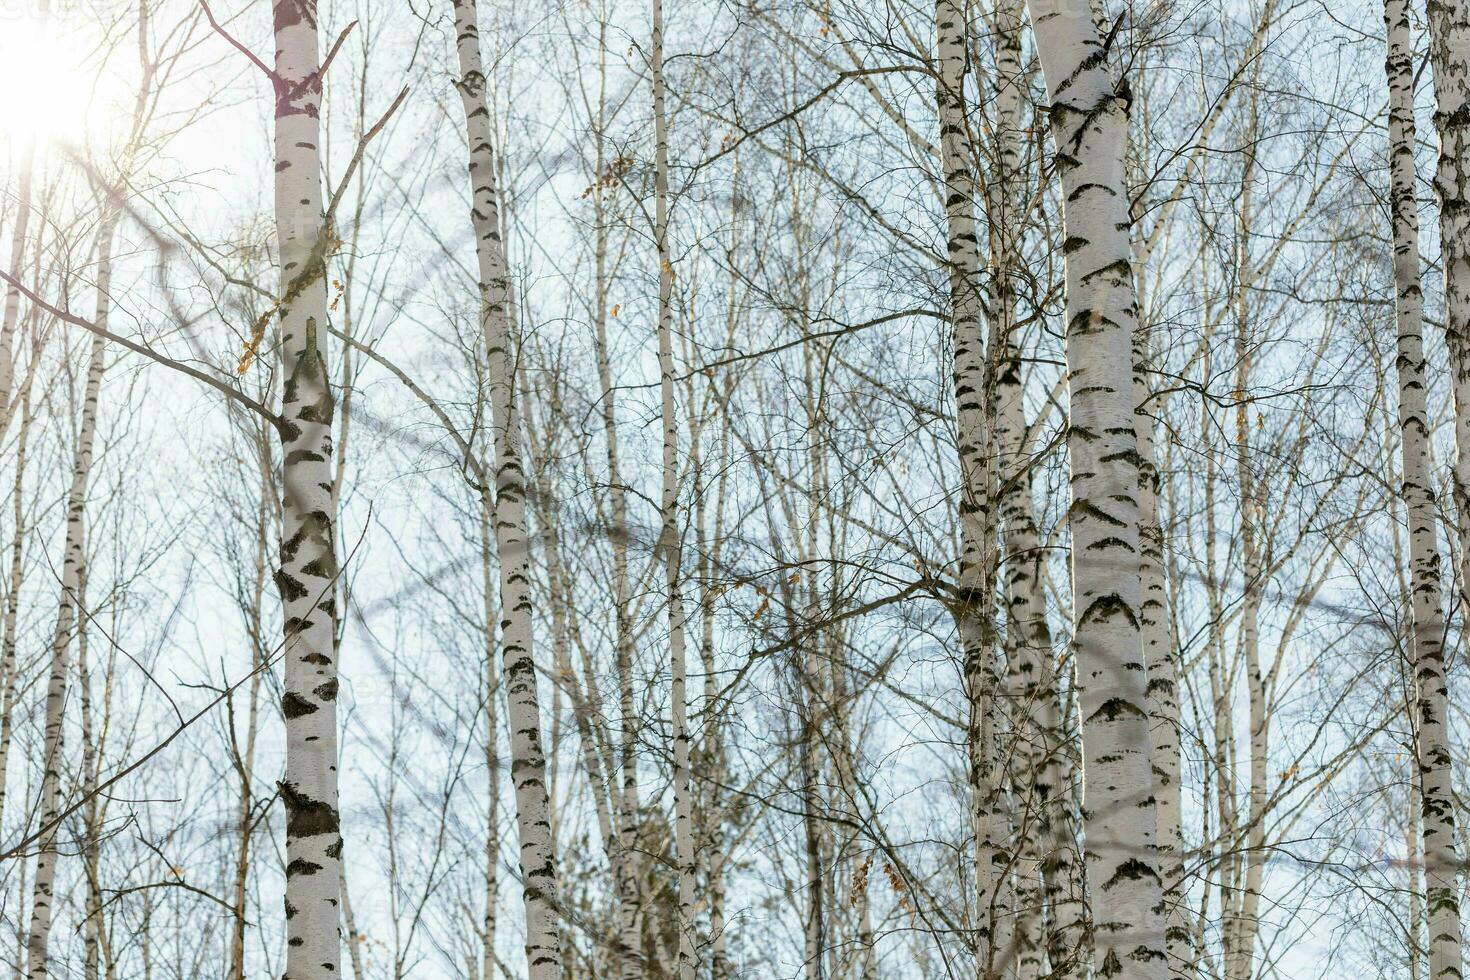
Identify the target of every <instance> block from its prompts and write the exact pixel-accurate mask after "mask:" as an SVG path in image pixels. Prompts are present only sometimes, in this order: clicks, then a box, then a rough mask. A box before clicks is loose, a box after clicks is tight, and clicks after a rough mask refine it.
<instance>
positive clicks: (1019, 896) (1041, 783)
mask: <svg viewBox="0 0 1470 980" xmlns="http://www.w3.org/2000/svg"><path fill="white" fill-rule="evenodd" d="M1024 12H1025V4H1024V2H1023V0H1004V2H1001V3H999V4H997V5H996V10H995V12H994V14H993V15H992V20H991V27H992V35H993V37H994V39H995V75H996V79H995V95H994V100H995V126H994V152H993V161H994V162H993V171H992V176H991V180H990V182H989V185H988V187H987V188H986V197H987V198H988V202H989V216H990V220H989V223H988V224H989V232H990V234H989V238H990V270H989V271H990V277H989V283H988V290H989V310H988V313H989V322H990V332H991V337H992V338H993V339H992V341H991V343H992V344H993V345H996V347H997V350H998V355H999V356H997V357H996V358H995V361H996V363H997V365H998V367H997V370H996V378H995V388H994V391H995V412H996V417H995V426H994V430H995V451H996V453H997V457H998V469H999V473H998V483H999V487H998V500H997V503H998V505H999V511H1000V517H1001V520H1002V523H1003V526H1004V538H1003V545H1004V548H1003V554H1004V559H1005V608H1006V635H1005V650H1006V655H1007V658H1008V661H1007V674H1008V696H1009V699H1010V702H1011V706H1012V707H1011V711H1010V716H1011V737H1012V745H1011V748H1010V749H1009V750H1008V751H1007V752H1006V753H1004V754H1005V755H1006V757H1008V758H1009V760H1010V769H1011V772H1010V784H1011V792H1012V797H1013V800H1014V804H1015V805H1014V810H1015V817H1014V824H1015V841H1016V845H1015V847H1016V855H1015V879H1016V882H1015V903H1014V904H1015V909H1014V915H1013V919H1014V921H1015V925H1014V926H1013V928H1012V936H1013V940H1012V943H1013V950H1012V951H1010V952H1008V953H1007V959H1008V960H1013V961H1014V962H1008V963H1007V965H1008V966H1011V967H1013V969H1014V974H1015V976H1016V977H1018V978H1020V980H1029V978H1033V977H1037V976H1040V975H1041V974H1042V972H1043V968H1044V963H1043V959H1042V951H1043V949H1044V946H1045V938H1044V932H1045V930H1044V925H1045V917H1044V906H1045V888H1044V885H1043V877H1044V873H1045V872H1044V869H1045V868H1046V866H1047V863H1048V861H1047V859H1048V856H1049V851H1050V850H1051V837H1052V835H1051V833H1050V829H1051V828H1050V817H1051V812H1050V811H1051V808H1050V807H1049V806H1048V805H1047V795H1048V793H1049V787H1047V784H1046V781H1045V780H1044V779H1043V778H1041V774H1042V773H1043V771H1044V770H1045V768H1046V761H1047V760H1046V755H1047V749H1046V744H1047V738H1048V733H1047V731H1046V721H1045V717H1044V707H1045V705H1046V704H1047V701H1048V698H1050V697H1053V696H1055V694H1056V692H1055V690H1054V689H1053V687H1052V683H1051V682H1052V681H1054V680H1055V677H1054V674H1053V672H1052V671H1049V670H1047V669H1046V664H1047V661H1048V659H1049V658H1050V656H1051V632H1050V630H1049V629H1048V627H1047V622H1046V602H1045V596H1044V594H1043V593H1042V592H1041V590H1040V589H1039V587H1038V586H1039V583H1040V579H1041V574H1042V561H1043V554H1044V552H1043V551H1042V549H1041V542H1040V540H1039V535H1038V533H1037V529H1036V512H1035V504H1034V502H1033V500H1032V482H1031V469H1032V459H1031V457H1030V455H1029V454H1028V450H1029V449H1030V446H1029V445H1028V440H1027V427H1026V410H1025V403H1024V398H1023V395H1024V386H1023V379H1022V374H1021V358H1020V351H1019V349H1018V346H1017V345H1018V342H1019V338H1017V337H1016V336H1015V332H1016V329H1017V327H1016V318H1017V310H1016V290H1015V279H1016V277H1017V275H1018V273H1019V272H1020V271H1021V270H1020V268H1019V265H1020V243H1021V239H1022V235H1023V234H1024V232H1023V229H1022V226H1021V221H1020V210H1021V208H1020V202H1021V200H1022V195H1023V194H1024V193H1025V186H1024V180H1023V178H1024V176H1025V174H1023V172H1022V168H1021V153H1020V150H1021V142H1022V139H1023V130H1022V123H1021V112H1022V109H1023V106H1024V103H1025V86H1026V74H1025V71H1024V69H1023V67H1022V62H1021V28H1022V20H1023V15H1024Z"/></svg>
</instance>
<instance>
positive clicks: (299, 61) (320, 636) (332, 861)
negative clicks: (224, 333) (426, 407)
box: [273, 0, 342, 980]
mask: <svg viewBox="0 0 1470 980" xmlns="http://www.w3.org/2000/svg"><path fill="white" fill-rule="evenodd" d="M273 9H274V14H275V18H274V19H275V40H276V58H275V73H276V76H277V79H276V82H275V84H276V87H277V98H276V113H275V158H276V175H275V207H276V236H277V240H278V243H279V244H278V247H279V250H280V264H281V269H280V274H281V279H280V288H281V299H280V307H279V310H280V318H281V322H280V356H281V373H282V376H283V377H284V378H285V383H284V386H283V390H282V395H281V425H280V432H281V473H282V481H283V484H284V486H283V493H282V503H281V546H280V567H279V569H278V570H277V572H276V586H277V588H278V590H279V591H280V595H281V603H282V606H283V609H284V616H285V619H284V624H283V626H284V633H285V646H284V649H283V654H282V656H283V660H284V662H285V685H284V692H283V694H282V696H281V713H282V715H283V716H284V717H285V720H286V773H285V778H284V779H283V780H282V781H281V782H280V784H279V785H278V789H279V790H280V795H281V800H282V802H283V803H284V804H285V809H286V899H285V901H286V973H285V977H286V980H328V978H335V977H338V976H340V975H341V958H342V942H341V932H342V930H341V924H340V923H341V918H342V910H341V906H340V903H341V898H342V835H341V822H340V818H339V815H338V810H337V642H336V638H337V621H338V616H339V610H338V609H337V604H336V592H337V589H336V579H337V555H336V533H335V530H334V527H335V524H336V517H337V500H336V497H335V495H334V494H333V492H332V484H333V469H332V452H333V447H332V418H333V414H334V403H333V398H332V393H331V390H330V386H329V383H328V381H327V378H328V376H329V375H328V370H327V363H326V350H325V347H326V339H327V289H326V287H327V283H326V258H327V254H328V252H329V250H330V247H331V245H330V242H329V241H328V240H327V239H328V236H329V234H330V233H329V230H328V229H326V228H325V227H324V224H325V222H324V216H323V210H322V175H321V152H320V145H319V139H320V121H319V118H318V117H319V113H320V109H321V79H320V74H319V72H320V63H319V55H318V50H317V19H316V16H317V12H316V3H315V0H275V4H274V8H273Z"/></svg>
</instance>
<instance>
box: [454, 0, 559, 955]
mask: <svg viewBox="0 0 1470 980" xmlns="http://www.w3.org/2000/svg"><path fill="white" fill-rule="evenodd" d="M454 19H455V37H456V47H457V50H458V55H459V72H460V78H459V82H458V87H459V94H460V103H461V105H462V106H463V108H464V114H465V126H466V129H467V131H468V134H469V148H470V161H469V173H470V184H471V196H472V200H473V205H472V208H471V211H470V217H471V221H472V224H473V226H474V231H475V253H476V257H477V259H478V262H479V276H480V283H479V286H480V321H481V326H482V329H483V330H484V332H485V344H486V354H487V357H488V365H489V375H490V379H489V381H490V413H491V423H490V428H491V434H492V441H493V443H494V448H495V512H494V513H495V543H496V550H497V551H498V552H499V559H500V615H501V621H500V637H501V644H500V648H501V658H502V665H503V667H502V670H503V675H504V677H505V683H506V702H507V709H508V710H507V714H508V715H509V722H510V752H511V778H512V781H513V783H514V785H515V795H516V820H517V824H518V826H519V829H520V840H521V849H520V868H521V884H522V891H523V894H524V898H525V908H526V966H527V971H528V975H529V978H530V980H561V962H562V960H561V948H560V943H559V939H558V935H557V913H556V908H557V875H556V854H555V841H554V840H553V839H552V834H551V802H550V799H549V797H548V794H547V789H546V758H545V753H544V752H543V750H542V747H541V707H540V702H539V700H538V697H537V693H536V665H535V659H534V657H535V654H534V649H533V647H532V633H531V620H532V607H531V589H530V567H529V566H530V542H529V540H528V536H527V532H526V512H525V496H526V488H525V474H524V471H523V469H522V464H521V422H520V416H519V411H518V409H517V407H516V401H515V399H516V384H515V373H516V356H517V351H515V350H513V349H512V347H513V343H514V341H513V338H512V334H513V332H514V331H513V324H512V322H511V307H510V300H511V297H510V273H509V270H508V268H507V266H506V259H505V246H504V243H503V241H502V239H501V232H500V200H499V191H498V189H497V187H496V166H495V151H494V148H493V146H492V145H491V142H490V109H489V106H488V105H487V103H486V100H485V73H484V70H483V68H482V67H481V61H480V32H479V27H478V19H477V15H476V12H475V5H474V0H456V2H455V4H454Z"/></svg>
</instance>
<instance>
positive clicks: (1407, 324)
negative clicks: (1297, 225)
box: [1384, 0, 1470, 980]
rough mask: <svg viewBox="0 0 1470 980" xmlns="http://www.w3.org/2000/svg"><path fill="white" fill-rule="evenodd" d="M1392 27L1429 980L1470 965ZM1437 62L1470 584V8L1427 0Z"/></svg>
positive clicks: (1460, 485) (1401, 87) (1397, 253)
mask: <svg viewBox="0 0 1470 980" xmlns="http://www.w3.org/2000/svg"><path fill="white" fill-rule="evenodd" d="M1384 22H1385V24H1386V25H1387V30H1388V54H1387V58H1386V61H1385V68H1386V71H1387V73H1388V83H1389V114H1388V124H1389V141H1390V145H1389V153H1390V170H1389V174H1390V178H1391V180H1392V190H1391V201H1392V206H1393V253H1394V254H1393V265H1394V285H1395V291H1394V297H1395V300H1394V309H1395V312H1396V314H1397V317H1398V354H1399V356H1398V375H1399V426H1400V435H1401V440H1402V452H1403V467H1404V473H1403V481H1404V484H1403V497H1404V505H1405V509H1406V511H1407V512H1408V518H1409V564H1410V592H1411V594H1412V596H1413V612H1414V642H1413V652H1414V679H1415V684H1416V687H1417V696H1418V703H1417V705H1416V713H1417V715H1418V718H1417V721H1418V734H1419V752H1418V758H1419V786H1420V789H1421V791H1422V794H1423V797H1422V806H1423V841H1424V889H1425V914H1426V916H1427V920H1428V925H1429V977H1430V980H1449V978H1455V980H1458V978H1459V976H1460V972H1461V969H1462V964H1461V949H1460V943H1461V935H1460V902H1459V894H1460V892H1459V884H1458V880H1457V874H1456V871H1457V869H1458V866H1459V858H1458V855H1457V854H1456V848H1455V803H1454V791H1453V789H1452V783H1451V776H1450V747H1449V732H1448V731H1447V720H1446V713H1447V707H1448V695H1447V690H1446V681H1445V653H1444V647H1443V644H1442V638H1443V636H1444V622H1443V612H1442V608H1443V607H1442V602H1441V595H1440V571H1439V547H1438V540H1437V539H1438V535H1437V534H1436V531H1435V526H1434V515H1435V509H1436V505H1435V499H1434V491H1433V485H1432V483H1431V482H1430V475H1429V430H1428V422H1427V418H1428V416H1427V414H1426V407H1425V389H1426V387H1427V381H1426V379H1425V374H1424V365H1425V357H1424V346H1423V318H1422V314H1423V294H1422V293H1421V292H1420V287H1419V221H1418V202H1417V201H1416V199H1415V192H1414V180H1415V173H1414V92H1413V87H1414V78H1413V50H1414V46H1413V42H1412V38H1411V36H1410V33H1409V11H1408V4H1407V3H1406V2H1405V0H1385V2H1384ZM1429 36H1430V46H1429V53H1430V62H1431V64H1432V65H1433V68H1434V88H1435V114H1434V121H1435V127H1436V129H1438V130H1439V141H1440V155H1439V168H1438V172H1437V173H1436V176H1435V187H1436V189H1437V190H1438V192H1439V196H1440V235H1441V239H1442V243H1443V244H1442V248H1443V256H1444V258H1443V261H1444V268H1445V335H1446V342H1447V345H1448V347H1449V352H1450V370H1451V373H1452V375H1453V392H1454V404H1455V440H1456V446H1457V449H1458V453H1457V456H1456V461H1455V477H1454V495H1455V510H1456V512H1457V513H1458V515H1459V522H1460V526H1459V531H1460V549H1461V551H1460V560H1461V563H1462V582H1464V581H1467V580H1466V579H1464V578H1463V575H1464V573H1465V571H1470V552H1467V551H1466V550H1465V548H1466V544H1467V543H1470V201H1467V196H1470V78H1467V72H1470V6H1467V4H1465V3H1464V2H1463V0H1447V2H1441V0H1431V2H1430V4H1429Z"/></svg>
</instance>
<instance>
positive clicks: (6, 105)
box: [0, 18, 96, 145]
mask: <svg viewBox="0 0 1470 980" xmlns="http://www.w3.org/2000/svg"><path fill="white" fill-rule="evenodd" d="M86 61H87V53H86V51H85V50H84V49H83V48H82V46H81V45H80V44H79V43H77V41H76V40H75V38H74V36H70V37H69V36H68V34H67V31H66V28H65V26H64V25H62V24H59V23H57V22H56V21H55V20H49V21H43V20H41V19H39V18H17V19H14V20H10V21H8V22H7V23H6V24H5V29H4V30H3V31H0V92H4V93H6V96H5V99H4V101H3V102H0V132H4V133H5V134H6V138H8V139H9V140H11V141H12V142H16V143H19V142H22V141H24V140H27V139H34V140H36V141H37V142H38V143H52V144H78V145H80V144H84V143H86V142H87V129H88V127H87V117H88V115H89V109H90V108H91V106H92V101H93V100H92V96H93V91H94V84H93V83H94V80H95V78H96V72H95V69H89V67H88V66H87V64H86Z"/></svg>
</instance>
